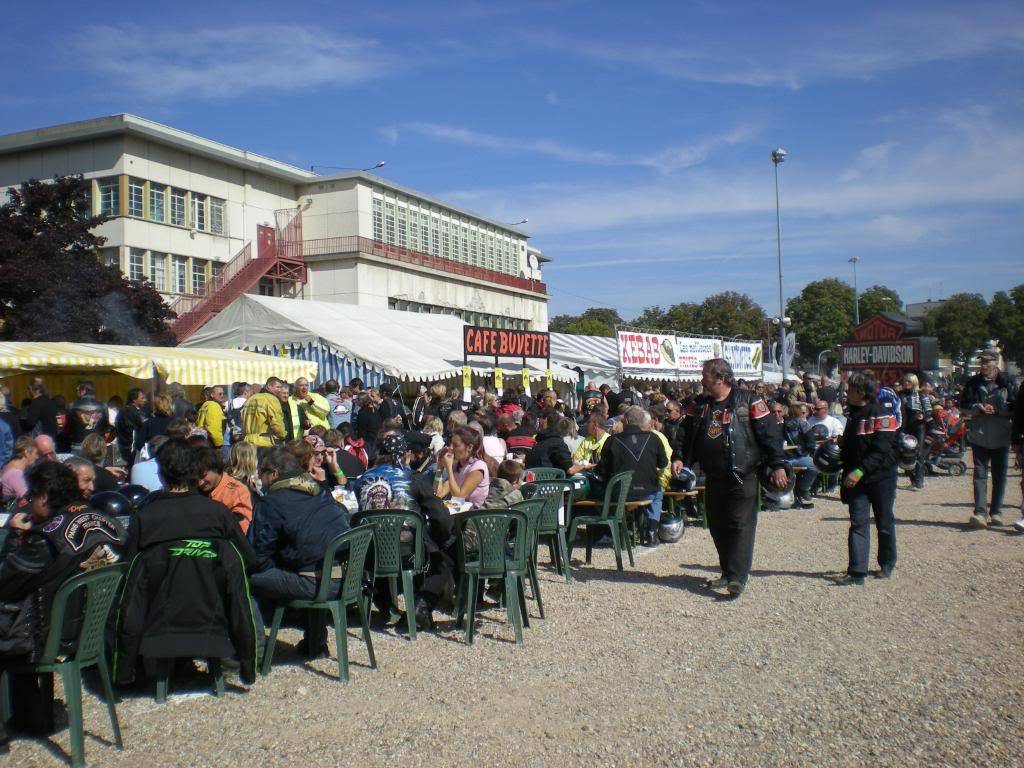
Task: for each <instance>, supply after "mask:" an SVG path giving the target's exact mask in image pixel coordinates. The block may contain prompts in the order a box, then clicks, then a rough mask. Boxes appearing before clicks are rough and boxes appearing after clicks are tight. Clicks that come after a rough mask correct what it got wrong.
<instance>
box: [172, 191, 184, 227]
mask: <svg viewBox="0 0 1024 768" xmlns="http://www.w3.org/2000/svg"><path fill="white" fill-rule="evenodd" d="M171 224H174V225H175V226H176V227H184V226H185V190H183V189H172V190H171Z"/></svg>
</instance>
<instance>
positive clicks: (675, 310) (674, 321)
mask: <svg viewBox="0 0 1024 768" xmlns="http://www.w3.org/2000/svg"><path fill="white" fill-rule="evenodd" d="M632 325H635V326H637V327H638V328H647V329H650V330H652V331H675V332H676V333H679V334H686V333H702V332H703V331H702V328H701V319H700V304H691V303H688V302H682V303H679V304H673V305H672V306H671V307H669V308H668V309H667V310H665V311H662V309H661V307H648V308H647V309H645V310H644V311H643V312H642V313H641V314H640V316H639V317H637V318H636V319H635V320H634V321H633V322H632Z"/></svg>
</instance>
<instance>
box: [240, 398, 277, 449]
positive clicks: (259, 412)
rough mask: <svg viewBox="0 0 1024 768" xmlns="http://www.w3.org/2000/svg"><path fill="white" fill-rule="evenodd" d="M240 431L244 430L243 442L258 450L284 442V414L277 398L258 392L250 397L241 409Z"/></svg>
mask: <svg viewBox="0 0 1024 768" xmlns="http://www.w3.org/2000/svg"><path fill="white" fill-rule="evenodd" d="M242 429H243V430H245V442H247V443H252V444H253V445H255V446H256V447H258V448H267V447H270V446H272V445H276V444H277V443H280V442H281V441H282V440H284V439H285V432H284V412H283V411H282V410H281V401H280V400H278V399H277V396H276V395H272V394H271V393H270V392H260V393H259V394H258V395H253V396H252V397H250V398H249V399H248V400H247V401H246V403H245V407H243V408H242Z"/></svg>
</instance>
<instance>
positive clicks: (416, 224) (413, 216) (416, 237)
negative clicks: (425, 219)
mask: <svg viewBox="0 0 1024 768" xmlns="http://www.w3.org/2000/svg"><path fill="white" fill-rule="evenodd" d="M408 219H409V250H410V251H418V250H419V249H420V214H419V212H418V211H416V210H415V209H413V208H410V209H409V215H408Z"/></svg>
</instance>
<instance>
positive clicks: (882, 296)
mask: <svg viewBox="0 0 1024 768" xmlns="http://www.w3.org/2000/svg"><path fill="white" fill-rule="evenodd" d="M857 306H858V307H859V309H860V319H861V322H864V321H865V320H867V319H868V318H869V317H874V316H875V315H877V314H879V313H881V312H890V313H895V314H898V315H902V314H903V301H902V300H901V299H900V295H899V294H898V293H896V291H894V290H893V289H892V288H886V287H885V286H884V285H872V286H871V287H870V288H868V289H867V290H866V291H864V293H862V294H861V295H860V298H859V300H858V301H857Z"/></svg>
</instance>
